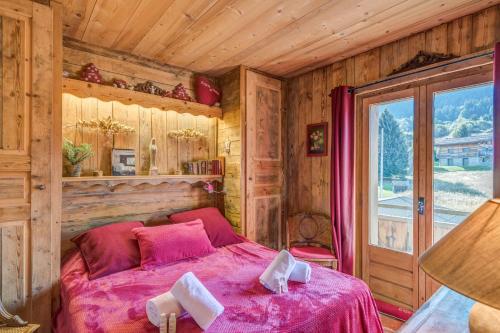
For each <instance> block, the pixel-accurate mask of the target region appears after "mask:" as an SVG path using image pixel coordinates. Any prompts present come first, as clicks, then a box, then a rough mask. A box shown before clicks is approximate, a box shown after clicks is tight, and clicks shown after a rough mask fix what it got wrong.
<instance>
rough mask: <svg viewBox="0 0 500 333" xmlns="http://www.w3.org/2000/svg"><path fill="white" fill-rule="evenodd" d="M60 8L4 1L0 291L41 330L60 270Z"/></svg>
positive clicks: (0, 18)
mask: <svg viewBox="0 0 500 333" xmlns="http://www.w3.org/2000/svg"><path fill="white" fill-rule="evenodd" d="M58 8H59V9H60V8H61V7H60V5H59V4H57V3H55V4H53V6H52V7H48V6H45V5H41V4H39V3H35V2H31V1H25V0H19V1H14V2H13V1H7V2H6V1H0V30H1V32H0V45H1V52H0V53H1V54H0V64H1V68H2V69H1V70H0V161H1V162H0V193H1V194H0V280H1V287H0V290H1V298H2V301H3V304H4V305H5V306H6V308H7V309H8V310H9V311H11V312H14V313H16V314H20V315H21V316H22V318H24V319H27V320H28V321H30V322H37V323H40V324H41V329H40V332H41V333H45V332H50V331H51V315H52V310H53V309H52V300H53V298H57V293H55V292H54V290H55V289H57V288H53V287H54V286H55V285H56V282H57V277H58V275H59V256H58V254H55V253H54V250H56V251H58V250H57V247H58V244H59V241H60V230H59V228H58V226H59V220H58V214H60V213H59V212H60V209H61V207H60V197H58V196H57V195H56V193H57V191H58V189H60V181H61V178H60V172H59V171H58V170H59V169H60V167H59V164H58V163H59V160H60V156H61V155H60V146H61V144H60V142H61V141H60V136H58V133H57V132H60V131H61V125H60V116H61V110H60V103H59V104H58V103H57V99H58V98H57V97H54V96H58V97H59V98H60V95H61V93H60V78H61V75H60V73H61V68H60V67H59V66H58V65H57V64H56V63H57V62H58V61H61V63H62V60H61V59H62V57H61V48H60V47H59V46H60V42H59V41H62V29H60V24H59V25H58V24H57V22H59V23H60V22H61V21H62V18H61V17H60V11H59V10H58ZM54 138H57V145H53V143H54V142H53V139H54ZM54 184H55V185H56V186H57V189H56V188H54Z"/></svg>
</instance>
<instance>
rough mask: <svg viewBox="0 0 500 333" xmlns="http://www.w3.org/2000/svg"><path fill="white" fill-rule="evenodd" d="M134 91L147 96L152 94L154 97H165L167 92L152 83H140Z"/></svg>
mask: <svg viewBox="0 0 500 333" xmlns="http://www.w3.org/2000/svg"><path fill="white" fill-rule="evenodd" d="M134 90H136V91H140V92H143V93H146V94H152V95H158V96H164V95H165V90H164V89H162V88H160V87H158V86H155V85H154V84H153V82H151V81H146V82H144V83H138V84H136V85H135V87H134Z"/></svg>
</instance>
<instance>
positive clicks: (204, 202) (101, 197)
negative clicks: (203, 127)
mask: <svg viewBox="0 0 500 333" xmlns="http://www.w3.org/2000/svg"><path fill="white" fill-rule="evenodd" d="M217 204H218V203H217V198H216V197H215V196H211V195H209V194H208V193H207V192H206V191H204V190H203V188H202V184H188V183H179V184H170V183H167V182H162V181H158V182H155V181H154V182H153V181H152V182H148V181H124V182H123V183H121V182H120V181H119V180H118V181H112V182H102V183H100V184H95V183H94V182H91V183H90V184H86V183H85V182H70V183H65V184H64V186H63V201H62V207H63V209H62V225H61V229H62V232H61V250H62V252H63V253H64V252H65V251H66V250H68V249H69V248H71V247H72V246H73V245H72V243H71V242H70V239H71V238H72V237H74V236H76V235H78V234H80V233H82V232H84V231H86V230H88V229H91V228H95V227H98V226H101V225H105V224H108V223H113V222H118V221H124V220H128V221H144V222H145V223H146V224H147V225H155V224H159V223H162V222H165V221H166V219H167V215H170V214H172V213H174V212H177V211H183V210H189V209H195V208H200V207H217Z"/></svg>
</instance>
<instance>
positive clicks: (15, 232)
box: [0, 3, 32, 316]
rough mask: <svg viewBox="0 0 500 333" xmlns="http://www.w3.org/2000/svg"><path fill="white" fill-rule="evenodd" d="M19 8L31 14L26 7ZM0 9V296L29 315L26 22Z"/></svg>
mask: <svg viewBox="0 0 500 333" xmlns="http://www.w3.org/2000/svg"><path fill="white" fill-rule="evenodd" d="M23 5H25V9H26V10H28V11H29V12H31V11H32V5H31V4H26V3H25V4H23ZM4 10H5V7H4V5H3V4H0V15H1V16H0V36H1V37H0V38H1V41H0V45H2V48H1V52H0V62H1V63H2V70H1V71H0V76H1V78H0V160H1V161H2V162H1V163H0V193H1V194H0V260H1V261H0V271H1V275H0V278H1V298H2V301H3V304H4V305H5V306H6V308H7V309H8V310H9V311H12V312H16V313H20V314H22V315H23V316H30V315H31V313H30V307H31V304H30V301H29V298H28V297H29V295H30V292H31V290H30V288H31V285H30V274H31V272H32V269H31V267H30V264H29V261H30V254H31V248H30V246H29V237H30V236H29V234H28V230H29V226H30V219H31V205H30V196H31V188H30V178H31V175H30V170H31V156H30V153H29V140H30V133H29V129H30V117H29V114H30V111H31V110H30V109H29V108H28V105H29V99H28V98H26V95H27V94H29V92H30V91H31V82H30V81H29V78H30V76H29V71H30V64H31V62H30V60H31V38H30V35H29V33H30V31H31V22H30V17H28V16H27V17H23V16H18V15H12V16H11V15H9V14H10V13H4ZM29 16H31V13H30V14H29ZM25 59H26V60H27V61H25Z"/></svg>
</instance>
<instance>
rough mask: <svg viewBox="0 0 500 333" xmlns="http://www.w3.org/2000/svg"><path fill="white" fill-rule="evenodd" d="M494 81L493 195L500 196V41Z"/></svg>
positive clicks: (496, 55) (494, 66)
mask: <svg viewBox="0 0 500 333" xmlns="http://www.w3.org/2000/svg"><path fill="white" fill-rule="evenodd" d="M493 83H494V84H493V87H494V88H493V109H494V110H493V111H494V112H493V129H494V131H493V179H494V181H493V197H495V198H500V171H499V170H500V154H497V152H498V151H499V149H498V148H496V147H495V145H496V144H497V143H498V142H500V141H499V140H500V133H499V131H500V117H498V116H497V115H500V110H499V108H500V43H496V45H495V55H494V62H493Z"/></svg>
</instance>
